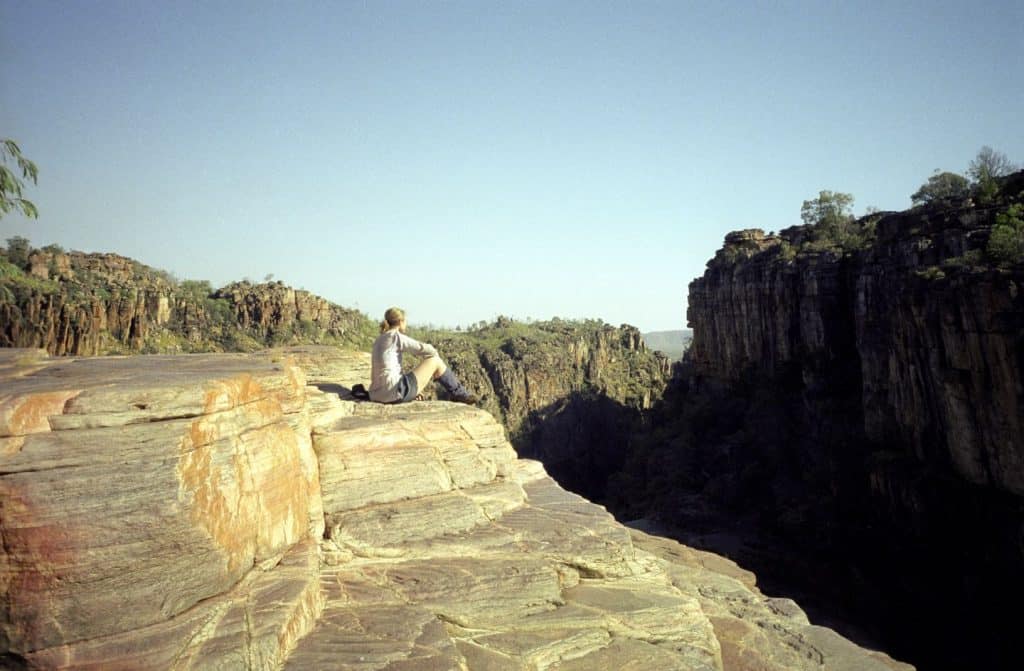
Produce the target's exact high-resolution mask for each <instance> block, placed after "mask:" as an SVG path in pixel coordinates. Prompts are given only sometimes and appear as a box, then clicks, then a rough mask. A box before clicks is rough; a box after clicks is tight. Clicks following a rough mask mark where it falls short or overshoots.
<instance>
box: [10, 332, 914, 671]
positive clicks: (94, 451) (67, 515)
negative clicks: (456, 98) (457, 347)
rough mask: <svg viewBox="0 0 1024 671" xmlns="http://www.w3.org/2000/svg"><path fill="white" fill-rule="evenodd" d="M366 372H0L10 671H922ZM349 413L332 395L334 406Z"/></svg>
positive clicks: (267, 363) (170, 365)
mask: <svg viewBox="0 0 1024 671" xmlns="http://www.w3.org/2000/svg"><path fill="white" fill-rule="evenodd" d="M368 369H369V361H368V355H366V354H365V353H344V352H341V351H339V350H338V349H337V348H324V347H319V348H318V347H304V348H291V349H288V350H268V351H265V352H261V353H259V354H203V355H187V356H151V357H104V358H94V359H82V358H68V357H65V358H59V359H58V358H50V357H48V356H47V355H46V353H45V352H42V351H39V350H24V349H6V350H2V351H0V382H2V386H0V538H2V541H3V542H2V544H0V667H2V668H6V669H97V670H99V669H104V670H111V669H115V670H116V669H125V670H128V669H131V670H132V671H145V670H148V669H209V668H237V669H268V670H269V669H282V668H283V669H300V670H301V669H320V668H335V669H349V670H352V671H356V670H358V671H374V670H381V671H428V670H430V669H464V670H483V669H498V670H507V671H536V670H550V671H583V670H584V669H610V668H624V669H625V668H637V669H639V668H644V669H660V670H665V671H669V670H673V669H676V670H679V671H683V670H684V669H685V670H687V671H697V670H707V671H725V670H728V671H746V670H750V671H753V670H754V669H758V670H763V671H783V670H792V671H801V670H804V669H807V670H811V669H815V670H817V669H821V668H856V669H861V670H864V671H887V670H889V671H892V670H895V671H907V670H909V669H911V668H912V667H909V666H908V665H906V664H901V663H899V662H896V661H894V660H892V659H891V658H890V657H888V656H887V655H885V654H882V653H879V652H873V651H870V650H866V649H864V648H861V647H859V646H857V645H855V644H854V643H852V642H850V641H849V640H846V639H844V638H842V637H841V636H839V635H837V634H836V633H835V632H834V631H831V630H829V629H827V628H824V627H821V626H817V625H814V624H811V623H810V622H809V620H808V618H807V616H806V615H805V614H804V612H803V611H802V610H801V609H800V607H799V606H798V605H797V604H796V603H794V602H793V601H791V600H789V599H781V598H771V597H767V596H765V595H764V594H762V593H761V592H760V591H759V590H758V588H757V586H756V583H755V577H754V576H753V575H752V574H751V573H749V572H748V571H745V570H743V569H742V568H740V567H739V566H737V565H736V564H734V563H733V562H730V561H728V560H726V559H723V558H721V557H718V556H716V555H713V554H710V553H707V552H701V551H698V550H694V549H692V548H689V547H686V546H684V545H680V544H678V543H675V542H673V541H669V540H666V539H663V538H658V537H655V536H650V535H648V534H645V533H642V532H639V531H633V530H629V529H627V528H625V527H623V526H622V525H620V524H619V523H617V522H616V521H615V520H614V519H613V518H612V517H611V516H610V515H608V514H607V512H606V511H605V510H604V509H603V508H601V507H599V506H596V505H594V504H592V503H590V502H588V501H586V500H584V499H582V498H580V497H578V496H576V495H573V494H570V493H568V492H566V491H565V490H563V489H561V488H560V487H559V486H558V485H557V484H556V483H555V482H554V481H553V480H552V479H551V478H549V477H548V476H547V474H546V473H545V471H544V469H543V467H542V466H541V465H540V463H538V462H534V461H529V460H522V459H518V458H517V457H516V454H515V452H514V451H513V449H512V447H511V446H510V445H509V443H508V441H507V440H506V437H505V433H504V431H503V429H502V428H501V426H500V425H499V424H498V423H497V422H495V420H494V418H493V417H492V416H491V415H490V414H488V413H487V412H485V411H483V410H480V409H477V408H471V407H468V406H464V405H460V404H452V403H446V402H438V401H430V402H419V403H411V404H404V405H396V406H384V405H379V404H373V403H359V402H355V401H353V400H351V397H349V396H348V395H347V393H346V391H347V389H348V387H349V386H350V385H352V384H353V383H354V382H355V381H361V380H363V379H365V376H366V375H367V374H368ZM339 392H340V395H339Z"/></svg>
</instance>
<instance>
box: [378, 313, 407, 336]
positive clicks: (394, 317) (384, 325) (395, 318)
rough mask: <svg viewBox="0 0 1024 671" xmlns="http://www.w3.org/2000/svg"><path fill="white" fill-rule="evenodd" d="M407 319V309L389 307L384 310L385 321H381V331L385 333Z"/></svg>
mask: <svg viewBox="0 0 1024 671" xmlns="http://www.w3.org/2000/svg"><path fill="white" fill-rule="evenodd" d="M403 319H405V311H404V310H402V308H388V309H387V311H385V312H384V321H382V322H381V323H380V332H381V333H384V331H387V330H388V329H393V328H395V327H396V326H398V325H399V324H401V323H402V320H403Z"/></svg>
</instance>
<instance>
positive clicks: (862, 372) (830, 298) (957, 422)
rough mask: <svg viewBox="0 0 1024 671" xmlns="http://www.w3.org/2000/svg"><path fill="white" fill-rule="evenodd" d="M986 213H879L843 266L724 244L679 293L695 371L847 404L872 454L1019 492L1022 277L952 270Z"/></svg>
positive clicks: (990, 212)
mask: <svg viewBox="0 0 1024 671" xmlns="http://www.w3.org/2000/svg"><path fill="white" fill-rule="evenodd" d="M996 212H998V208H992V209H985V210H983V209H979V208H974V207H967V208H961V209H951V210H944V211H937V212H936V211H933V212H928V211H923V212H915V211H911V212H907V213H901V214H891V215H887V216H884V217H882V218H881V219H880V221H878V223H877V240H876V241H875V243H874V244H873V245H872V246H871V247H870V248H869V249H867V250H865V251H864V252H862V253H860V254H858V255H856V256H854V257H843V256H842V255H840V254H838V253H832V252H820V253H813V254H807V255H801V256H798V257H796V258H795V259H792V260H786V259H784V258H783V257H782V256H781V249H780V247H781V245H783V244H784V243H785V242H786V240H785V239H784V237H778V236H765V235H764V234H763V233H762V232H760V231H745V232H741V233H736V234H732V235H731V236H730V237H729V238H728V239H727V240H726V247H725V249H724V250H723V253H722V254H721V256H720V258H719V260H717V261H715V262H712V264H711V265H710V267H709V269H708V271H707V273H705V275H704V277H702V278H700V279H698V280H695V281H694V282H693V283H692V284H691V286H690V308H689V312H688V318H689V319H690V321H691V322H692V323H693V324H694V327H695V328H694V343H693V347H692V350H691V354H692V360H693V363H694V367H695V372H696V373H698V374H700V375H706V376H709V377H713V378H716V379H720V380H725V381H729V382H736V381H739V380H741V379H742V378H743V377H744V376H749V375H751V374H753V375H760V376H764V377H767V378H781V377H783V376H786V375H799V376H800V378H801V380H802V385H803V388H804V389H805V390H806V391H807V392H808V393H809V394H810V395H813V394H814V393H815V392H816V391H817V390H819V389H829V390H839V391H840V392H841V393H849V394H850V395H851V396H855V397H857V400H859V403H860V404H861V407H862V422H861V424H862V426H861V429H862V431H863V432H864V434H865V436H866V438H867V439H868V440H869V441H871V442H872V443H874V444H875V445H877V446H878V447H880V448H882V449H892V450H897V451H900V452H904V453H907V454H909V455H912V456H913V457H915V458H916V459H918V460H919V461H922V462H931V463H935V464H941V465H943V466H948V467H950V468H951V469H953V470H954V471H955V472H956V473H957V475H958V476H960V477H962V478H964V479H966V480H968V481H969V482H972V483H976V484H981V485H991V486H992V487H994V488H998V489H1001V490H1004V491H1006V492H1009V493H1012V494H1015V495H1022V494H1024V449H1022V445H1021V441H1020V436H1021V435H1022V429H1024V426H1022V421H1024V420H1022V417H1024V380H1022V372H1021V371H1022V352H1024V351H1022V349H1021V340H1020V336H1021V332H1022V329H1024V294H1022V293H1021V292H1020V288H1021V286H1022V284H1021V283H1022V281H1024V271H1022V269H1021V268H1020V266H1016V267H1012V268H1003V269H997V268H992V267H985V266H971V265H966V264H965V261H964V259H965V256H966V258H971V254H972V253H980V251H981V249H982V248H983V246H984V243H985V242H986V241H987V239H988V232H989V230H990V229H991V227H992V223H993V219H994V216H995V214H996ZM727 257H731V258H732V259H733V260H732V262H726V261H724V259H725V258H727Z"/></svg>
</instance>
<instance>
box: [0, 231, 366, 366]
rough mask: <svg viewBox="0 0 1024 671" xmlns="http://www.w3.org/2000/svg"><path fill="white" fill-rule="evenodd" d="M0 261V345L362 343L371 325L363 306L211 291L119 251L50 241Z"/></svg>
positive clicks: (272, 289)
mask: <svg viewBox="0 0 1024 671" xmlns="http://www.w3.org/2000/svg"><path fill="white" fill-rule="evenodd" d="M0 264H2V267H0V347H38V348H42V349H45V350H47V351H48V352H50V353H51V354H55V355H65V354H71V355H97V354H132V353H140V352H142V353H150V354H156V353H180V352H204V351H209V352H214V351H251V350H254V349H259V348H261V347H267V346H269V345H281V344H287V343H290V342H322V343H333V344H340V345H348V346H368V343H369V342H370V341H371V340H372V335H373V330H374V329H373V324H372V323H371V322H370V321H369V320H368V319H367V318H366V317H365V316H363V315H362V314H360V313H359V312H357V311H354V310H348V309H346V308H342V307H340V306H337V305H334V304H332V303H330V302H328V301H327V300H325V299H323V298H321V297H319V296H316V295H314V294H311V293H309V292H308V291H302V290H296V289H292V288H290V287H287V286H285V285H284V284H282V283H280V282H265V283H262V284H253V283H251V282H236V283H233V284H231V285H228V286H226V287H223V288H222V289H219V290H216V291H214V290H213V289H212V287H210V285H209V283H206V282H196V281H178V280H175V279H174V278H172V277H171V276H169V275H168V274H167V273H164V272H161V271H158V270H155V269H153V268H150V267H148V266H145V265H143V264H141V263H138V262H137V261H134V260H132V259H129V258H125V257H123V256H118V255H116V254H84V253H81V252H70V253H65V252H63V251H59V249H57V248H53V247H50V248H45V249H41V250H31V251H30V253H28V254H26V257H25V258H24V259H21V258H18V259H12V258H9V257H0Z"/></svg>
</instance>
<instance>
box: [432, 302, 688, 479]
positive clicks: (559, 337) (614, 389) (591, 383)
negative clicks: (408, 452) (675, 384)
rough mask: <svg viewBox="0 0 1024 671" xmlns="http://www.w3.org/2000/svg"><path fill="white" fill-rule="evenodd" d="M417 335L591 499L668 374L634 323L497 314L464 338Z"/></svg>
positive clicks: (525, 443)
mask: <svg viewBox="0 0 1024 671" xmlns="http://www.w3.org/2000/svg"><path fill="white" fill-rule="evenodd" d="M416 335H417V337H419V336H422V337H423V338H424V339H425V340H427V341H429V342H432V343H433V344H435V345H437V347H438V348H439V349H440V351H441V354H442V356H444V357H445V358H446V359H447V360H448V361H449V362H450V363H451V365H452V368H453V369H454V370H455V372H456V373H457V374H458V375H459V377H460V378H461V379H462V380H463V381H464V382H465V383H466V385H467V386H468V387H469V388H470V389H472V390H473V392H474V393H476V394H477V395H478V396H480V398H481V406H482V407H483V408H485V409H487V410H488V411H490V412H491V413H492V414H494V415H495V416H496V417H498V418H499V419H500V420H501V421H502V423H503V424H504V425H505V427H506V429H507V430H508V432H509V434H510V436H511V440H512V443H513V445H515V447H516V449H517V450H518V451H519V453H520V454H522V455H523V456H527V457H531V458H536V459H539V460H541V461H542V462H543V463H544V465H545V467H546V468H547V469H548V470H549V471H551V473H552V474H553V475H554V476H555V478H556V479H557V480H558V481H559V482H560V483H561V484H562V485H563V486H565V487H567V488H569V489H570V490H572V491H574V492H577V493H580V494H583V495H584V496H587V497H589V498H593V499H601V498H603V496H604V488H605V483H606V480H607V477H608V475H609V474H610V473H613V472H615V471H617V470H618V469H619V468H621V465H622V461H623V459H624V458H625V455H626V454H627V452H628V450H627V449H625V446H626V444H627V443H628V442H629V438H630V435H632V433H633V432H634V431H636V430H637V429H638V427H639V426H640V425H642V423H643V418H644V411H646V410H648V409H649V408H651V407H652V406H653V405H654V403H656V402H657V401H658V400H660V399H661V396H662V394H663V393H664V390H665V386H666V384H667V382H668V379H669V377H670V364H669V361H668V359H667V358H666V357H665V356H663V355H662V354H661V353H660V352H652V351H649V350H648V349H647V347H646V345H645V344H644V341H643V339H642V338H641V336H640V332H639V330H638V329H636V328H635V327H633V326H629V325H628V324H623V325H621V326H619V327H614V326H610V325H608V324H604V323H603V322H600V321H596V320H595V321H586V322H577V321H566V320H551V321H546V322H535V323H532V324H523V323H519V322H513V321H512V320H509V319H505V318H499V319H498V321H496V322H495V323H494V324H492V325H490V326H487V327H484V328H482V329H477V330H475V331H472V332H470V333H466V334H455V333H451V332H446V333H438V334H432V333H423V334H416ZM426 391H427V394H428V395H429V394H431V393H433V390H426Z"/></svg>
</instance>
